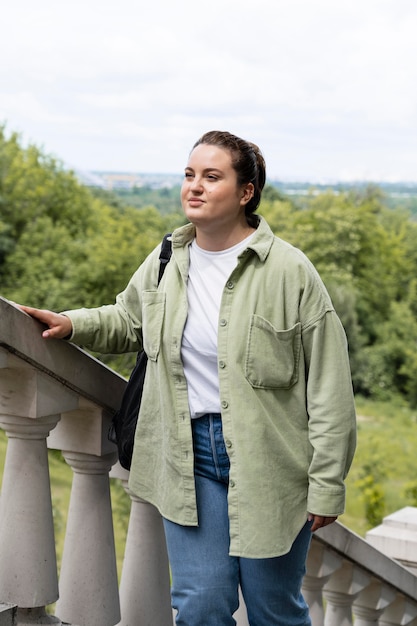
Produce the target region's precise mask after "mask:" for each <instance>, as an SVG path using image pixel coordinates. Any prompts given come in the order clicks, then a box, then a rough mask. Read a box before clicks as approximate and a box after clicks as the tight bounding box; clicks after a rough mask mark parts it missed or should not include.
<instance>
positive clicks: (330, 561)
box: [303, 538, 343, 626]
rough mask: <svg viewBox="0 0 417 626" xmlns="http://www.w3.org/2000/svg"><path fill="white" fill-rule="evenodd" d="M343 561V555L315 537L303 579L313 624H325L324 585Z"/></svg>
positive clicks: (315, 625)
mask: <svg viewBox="0 0 417 626" xmlns="http://www.w3.org/2000/svg"><path fill="white" fill-rule="evenodd" d="M342 562H343V559H342V557H340V556H339V555H337V554H336V553H335V552H333V551H332V550H328V549H327V548H326V547H325V546H324V545H323V544H322V543H320V542H319V541H316V540H315V539H314V538H313V540H312V542H311V545H310V549H309V551H308V556H307V564H306V569H307V572H306V575H305V576H304V581H303V595H304V599H305V601H306V602H307V604H308V606H309V608H310V617H311V622H312V624H313V626H323V624H324V608H323V586H324V585H325V584H326V582H327V581H328V580H329V578H330V576H331V575H332V574H333V572H335V571H336V570H337V569H338V568H339V567H340V566H341V565H342Z"/></svg>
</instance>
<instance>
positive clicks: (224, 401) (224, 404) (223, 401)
mask: <svg viewBox="0 0 417 626" xmlns="http://www.w3.org/2000/svg"><path fill="white" fill-rule="evenodd" d="M228 406H229V403H228V402H226V400H222V409H227V407H228Z"/></svg>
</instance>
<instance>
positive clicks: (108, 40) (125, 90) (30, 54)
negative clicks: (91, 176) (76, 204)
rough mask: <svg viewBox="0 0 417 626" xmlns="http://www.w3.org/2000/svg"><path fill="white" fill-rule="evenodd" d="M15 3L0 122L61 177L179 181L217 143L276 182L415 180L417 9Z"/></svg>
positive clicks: (127, 0) (325, 3) (297, 2)
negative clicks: (240, 148)
mask: <svg viewBox="0 0 417 626" xmlns="http://www.w3.org/2000/svg"><path fill="white" fill-rule="evenodd" d="M142 4H143V3H138V2H137V1H136V0H135V1H133V0H119V1H118V2H114V1H111V2H109V1H106V0H101V1H100V2H98V0H89V2H84V0H74V1H73V2H72V3H71V4H67V3H57V2H55V1H53V0H37V2H36V3H33V2H32V0H15V2H14V3H9V5H8V6H7V8H5V9H4V10H3V15H2V17H3V24H2V38H1V40H0V54H1V56H2V58H3V59H4V58H7V63H3V64H2V65H1V67H0V123H1V120H7V123H8V127H9V128H10V130H18V131H21V132H22V133H23V134H24V135H25V136H26V137H27V138H28V139H30V140H32V141H35V142H36V143H39V144H42V145H44V146H45V148H46V150H48V151H51V152H53V153H55V154H57V155H58V156H60V157H61V158H63V159H64V160H66V161H69V162H70V163H71V165H73V166H75V167H81V168H91V169H101V168H103V169H119V170H120V169H133V170H145V169H146V170H147V171H150V170H152V169H153V170H161V171H162V170H165V171H170V170H171V171H177V170H178V169H180V170H182V168H183V164H184V160H185V158H186V156H187V154H188V150H189V148H190V146H191V145H192V144H193V143H194V140H195V139H196V138H197V136H199V135H200V134H201V133H202V132H204V131H205V130H208V129H209V128H214V127H217V128H223V129H228V130H231V131H232V132H236V133H238V134H241V135H243V136H245V137H246V138H248V139H251V140H253V141H256V142H258V143H259V144H260V145H261V147H262V148H263V150H264V152H265V154H266V156H267V162H268V164H269V171H270V172H271V174H273V175H275V176H278V175H281V174H282V175H286V176H291V174H293V175H305V176H308V175H318V176H319V175H320V176H323V177H328V178H330V177H337V176H340V175H343V174H344V173H346V172H362V173H366V172H381V176H382V175H384V177H390V176H394V175H396V176H398V177H400V178H413V179H417V175H416V174H415V166H414V163H415V162H416V161H417V143H416V142H415V141H414V142H412V141H411V138H413V137H414V139H415V134H416V128H417V68H416V64H415V58H416V57H417V38H416V37H415V31H416V26H417V5H416V4H415V3H414V0H349V1H348V0H316V1H315V2H314V3H312V2H310V1H309V0H257V2H256V3H255V2H254V0H212V1H211V2H210V4H208V5H201V4H200V5H196V3H195V2H194V1H191V0H182V1H181V0H179V2H177V3H173V2H171V0H154V2H153V3H147V4H145V5H144V6H141V5H142Z"/></svg>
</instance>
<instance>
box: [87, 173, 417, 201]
mask: <svg viewBox="0 0 417 626" xmlns="http://www.w3.org/2000/svg"><path fill="white" fill-rule="evenodd" d="M75 175H76V176H77V178H78V180H79V181H80V183H81V184H83V185H86V186H87V187H97V188H101V189H105V190H108V191H121V190H126V191H132V190H133V189H136V188H141V187H150V188H151V189H171V188H172V187H175V186H178V185H181V183H182V180H183V176H182V175H180V174H149V173H138V172H101V171H94V172H85V171H75ZM268 183H269V184H271V185H273V186H274V187H277V188H278V189H280V190H281V191H283V192H284V193H286V194H288V195H291V194H299V195H300V194H303V193H307V192H308V190H311V188H315V189H317V190H319V191H323V190H325V189H334V190H338V191H342V190H347V189H354V188H363V187H367V186H368V185H372V184H374V185H377V186H378V187H381V189H383V190H385V191H386V192H387V193H389V194H391V195H397V194H398V195H401V196H402V197H407V196H410V197H414V196H417V182H384V181H381V182H379V181H313V180H311V181H309V180H305V181H296V180H294V181H290V180H288V181H283V180H268Z"/></svg>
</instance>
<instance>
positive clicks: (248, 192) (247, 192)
mask: <svg viewBox="0 0 417 626" xmlns="http://www.w3.org/2000/svg"><path fill="white" fill-rule="evenodd" d="M254 193H255V187H254V186H253V183H246V185H243V187H242V191H241V194H242V195H241V198H240V204H241V205H242V206H245V205H246V204H247V203H248V202H249V200H251V199H252V198H253V194H254Z"/></svg>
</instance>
